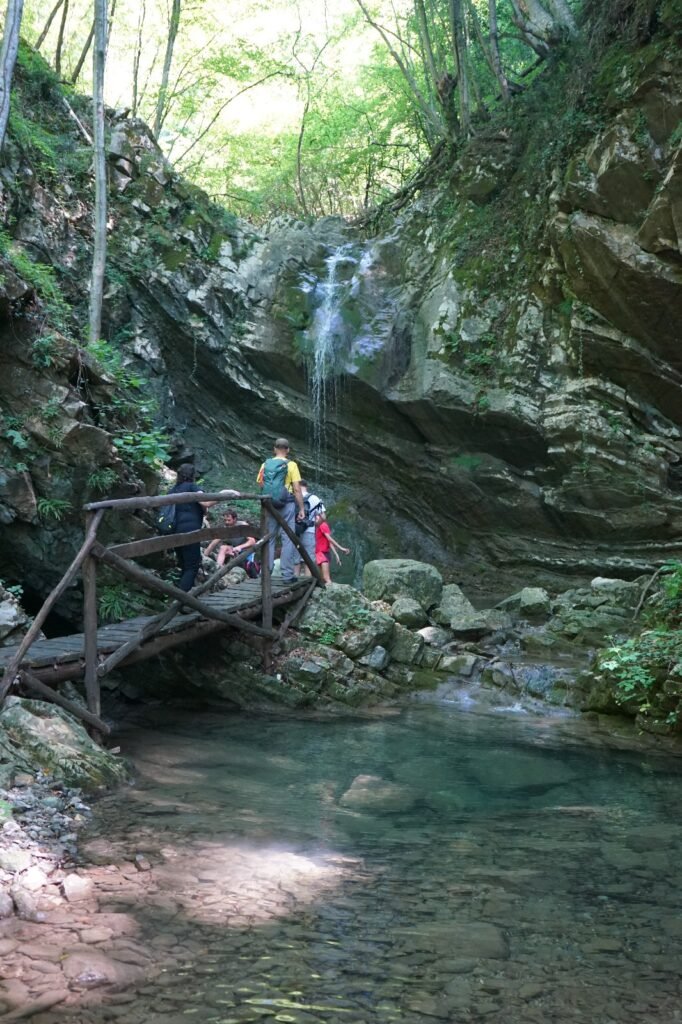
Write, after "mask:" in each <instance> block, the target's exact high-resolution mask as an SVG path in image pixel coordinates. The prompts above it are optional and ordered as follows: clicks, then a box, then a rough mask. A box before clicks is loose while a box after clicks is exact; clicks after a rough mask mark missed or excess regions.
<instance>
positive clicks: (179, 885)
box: [93, 706, 682, 1024]
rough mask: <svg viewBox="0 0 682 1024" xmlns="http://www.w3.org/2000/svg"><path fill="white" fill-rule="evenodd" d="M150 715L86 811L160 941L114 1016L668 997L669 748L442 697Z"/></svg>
mask: <svg viewBox="0 0 682 1024" xmlns="http://www.w3.org/2000/svg"><path fill="white" fill-rule="evenodd" d="M154 718H155V726H154V728H151V727H145V726H144V725H140V726H137V727H135V728H131V729H129V730H127V731H126V733H125V734H124V735H123V736H122V737H121V742H122V745H123V746H124V749H126V750H127V751H128V752H129V753H130V755H131V756H132V757H133V758H134V759H135V761H136V763H137V765H138V771H139V780H138V785H137V786H136V788H134V789H132V790H130V791H129V792H128V793H127V794H125V795H123V796H122V795H120V794H119V795H117V796H115V797H112V798H107V799H106V800H105V801H104V802H103V804H102V805H101V807H100V808H99V812H98V814H99V820H100V822H101V828H102V830H105V829H106V832H107V836H108V842H109V844H110V848H111V850H112V851H116V850H118V851H119V852H120V853H121V854H122V855H123V853H124V852H125V853H126V855H127V856H130V855H131V851H134V850H137V849H142V850H144V851H145V853H146V855H148V856H149V858H150V860H151V861H152V863H153V872H154V876H155V877H154V881H155V886H157V887H158V889H159V890H160V891H161V894H162V897H158V898H157V903H156V906H154V905H152V904H148V905H146V906H143V907H139V908H138V917H139V920H140V921H141V923H142V927H143V930H144V933H145V934H146V935H147V936H148V938H149V939H150V940H151V939H153V938H154V937H155V936H156V937H157V938H158V936H159V934H162V935H163V936H165V937H166V939H167V940H168V945H169V949H172V950H174V954H173V955H174V957H175V961H174V962H175V968H174V970H173V971H172V972H171V971H169V974H172V976H173V978H174V979H175V980H174V981H173V982H172V983H171V982H170V981H169V974H168V975H166V976H165V977H164V986H163V990H161V988H157V987H155V985H154V984H152V985H150V986H148V987H147V988H146V989H144V990H143V991H141V992H140V993H139V994H138V995H137V997H136V1001H135V1003H134V1004H132V1005H131V1006H130V1007H128V1015H127V1016H126V1018H125V1019H126V1021H131V1022H133V1021H135V1020H136V1019H139V1020H145V1021H147V1020H154V1021H158V1022H159V1024H160V1022H161V1021H164V1020H165V1021H167V1022H169V1024H170V1022H171V1021H173V1022H174V1021H176V1020H179V1019H192V1016H194V1019H201V1020H202V1021H206V1022H209V1024H213V1022H215V1024H217V1022H219V1021H220V1022H227V1021H234V1022H237V1021H250V1020H253V1021H255V1020H266V1019H268V1018H272V1019H274V1020H276V1021H281V1022H285V1024H286V1022H289V1024H296V1022H300V1024H311V1022H315V1021H335V1020H337V1019H338V1020H347V1021H353V1022H357V1024H361V1022H363V1024H374V1022H379V1021H382V1022H383V1021H394V1020H395V1021H405V1022H408V1024H416V1022H425V1021H429V1020H445V1021H460V1020H461V1021H477V1022H478V1021H482V1020H484V1019H485V1020H488V1021H492V1022H495V1024H503V1022H504V1024H509V1022H517V1021H518V1022H523V1024H525V1022H527V1021H537V1022H538V1024H539V1022H543V1024H544V1022H545V1021H548V1020H551V1021H558V1022H567V1024H568V1022H569V1021H570V1022H575V1021H578V1022H585V1024H587V1022H588V1021H589V1022H590V1024H592V1022H594V1021H598V1022H600V1024H601V1022H604V1024H608V1022H611V1021H613V1022H614V1024H615V1022H616V1021H618V1022H619V1024H623V1022H633V1024H634V1022H638V1024H639V1022H642V1021H645V1022H649V1021H651V1022H652V1024H653V1022H654V1021H656V1022H661V1021H670V1022H672V1021H676V1020H680V1019H682V1017H681V1015H680V1010H679V987H680V982H679V977H680V967H681V966H682V961H681V959H680V954H681V953H682V924H681V923H680V921H681V919H680V917H679V916H678V894H679V889H680V883H681V882H682V868H680V864H681V863H682V858H681V857H680V853H681V852H682V826H680V825H679V824H678V821H677V809H678V807H679V793H680V776H681V772H680V765H679V763H678V762H677V761H675V760H673V759H668V758H663V757H657V756H655V755H642V754H629V753H615V752H613V751H606V750H601V751H600V750H598V749H592V748H587V747H583V746H580V744H579V742H578V741H577V740H576V739H574V740H573V741H572V742H571V743H569V742H567V740H566V738H565V736H563V735H562V734H561V733H560V731H559V730H557V729H556V728H555V724H556V723H552V722H550V721H544V722H540V721H539V720H537V719H534V718H533V717H532V716H530V715H529V716H526V717H523V718H520V717H516V718H506V717H494V716H478V715H472V714H462V713H461V712H460V711H458V710H457V709H454V708H443V707H439V708H436V707H428V706H419V707H415V708H412V709H409V710H406V711H405V712H404V713H402V714H401V715H400V716H394V717H391V718H388V719H385V718H377V719H376V720H373V719H368V720H364V721H363V720H347V721H339V720H329V721H319V720H317V721H313V720H309V721H301V720H278V719H267V718H250V717H248V716H246V715H242V714H240V715H232V716H230V715H228V716H225V715H215V714H200V715H195V716H187V715H183V716H182V718H180V719H179V718H178V717H177V716H176V715H174V713H173V712H172V711H167V712H161V713H159V714H156V713H155V715H154ZM164 901H165V902H164ZM169 907H170V910H169ZM157 945H158V943H157ZM199 949H200V950H202V951H203V952H202V953H201V955H198V954H197V952H196V950H199ZM133 1011H134V1012H133ZM179 1014H181V1015H182V1016H178V1015H179ZM136 1015H137V1017H136ZM93 1019H94V1018H93ZM102 1019H104V1018H102Z"/></svg>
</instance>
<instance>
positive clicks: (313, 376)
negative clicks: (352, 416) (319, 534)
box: [302, 243, 395, 474]
mask: <svg viewBox="0 0 682 1024" xmlns="http://www.w3.org/2000/svg"><path fill="white" fill-rule="evenodd" d="M325 266H326V274H325V275H324V277H320V278H312V277H306V279H305V280H304V282H303V286H302V287H303V288H304V290H306V291H307V292H311V293H312V304H313V309H314V312H313V315H312V322H311V324H310V327H309V328H308V329H307V331H306V333H305V349H306V352H307V361H308V379H309V387H310V400H311V405H312V410H313V437H312V450H313V455H314V459H315V468H316V470H317V473H318V474H319V473H320V472H324V471H325V470H329V469H330V468H331V466H330V462H331V461H333V451H332V448H333V446H334V445H335V444H336V443H337V441H338V439H337V436H336V433H335V432H334V433H333V434H332V431H331V429H330V424H331V423H332V421H333V420H334V418H335V416H336V414H337V413H338V410H339V403H340V400H341V397H342V395H341V389H340V382H341V380H342V377H343V376H344V375H350V376H352V375H355V374H357V373H358V372H359V367H360V366H361V364H362V362H363V360H365V361H366V360H367V359H372V358H373V357H374V356H375V355H376V353H377V352H378V351H379V350H380V349H382V348H383V346H384V344H385V342H386V340H387V337H388V336H389V335H390V331H391V329H392V326H393V321H394V316H395V309H394V304H393V302H392V300H391V297H390V296H389V295H388V294H387V293H386V291H385V289H384V288H383V284H384V282H383V281H381V280H380V278H381V277H382V274H381V273H380V272H378V266H377V262H376V258H375V255H374V253H373V251H372V248H371V247H369V246H367V247H364V248H359V247H358V246H357V245H354V244H353V243H347V244H345V245H342V246H339V247H338V248H336V249H334V250H333V251H332V252H331V253H330V254H329V256H328V257H327V258H326V260H325Z"/></svg>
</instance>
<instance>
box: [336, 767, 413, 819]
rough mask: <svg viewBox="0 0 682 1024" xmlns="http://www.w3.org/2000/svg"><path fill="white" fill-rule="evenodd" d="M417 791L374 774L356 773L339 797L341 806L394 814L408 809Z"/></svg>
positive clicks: (356, 809) (375, 812)
mask: <svg viewBox="0 0 682 1024" xmlns="http://www.w3.org/2000/svg"><path fill="white" fill-rule="evenodd" d="M416 800H417V793H416V792H415V791H414V790H412V789H410V787H409V786H401V785H398V784H397V783H395V782H388V781H387V780H386V779H381V778H379V777H378V776H376V775H358V776H356V778H354V779H353V782H352V783H351V785H350V787H349V789H347V790H346V792H345V793H344V794H343V795H342V796H341V797H340V798H339V804H340V806H341V807H347V808H349V809H350V810H354V811H363V812H365V813H366V812H372V813H374V814H396V813H400V812H404V811H409V810H411V808H412V807H413V806H414V804H415V802H416Z"/></svg>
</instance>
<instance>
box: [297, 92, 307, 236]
mask: <svg viewBox="0 0 682 1024" xmlns="http://www.w3.org/2000/svg"><path fill="white" fill-rule="evenodd" d="M309 108H310V85H308V99H307V100H306V101H305V106H304V107H303V114H302V115H301V130H300V131H299V133H298V142H297V143H296V180H297V182H298V198H299V199H300V201H301V209H302V210H303V213H304V215H305V216H306V217H308V216H309V215H310V211H309V210H308V204H307V203H306V199H305V189H304V188H303V136H304V135H305V119H306V117H307V116H308V110H309Z"/></svg>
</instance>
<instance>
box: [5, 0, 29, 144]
mask: <svg viewBox="0 0 682 1024" xmlns="http://www.w3.org/2000/svg"><path fill="white" fill-rule="evenodd" d="M23 10H24V0H7V11H6V13H5V31H4V33H3V36H2V45H1V46H0V150H1V149H2V147H3V145H4V143H5V133H6V131H7V122H8V120H9V103H10V93H11V91H12V76H13V74H14V65H15V64H16V60H17V50H18V49H19V30H20V28H21V15H22V14H23Z"/></svg>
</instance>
